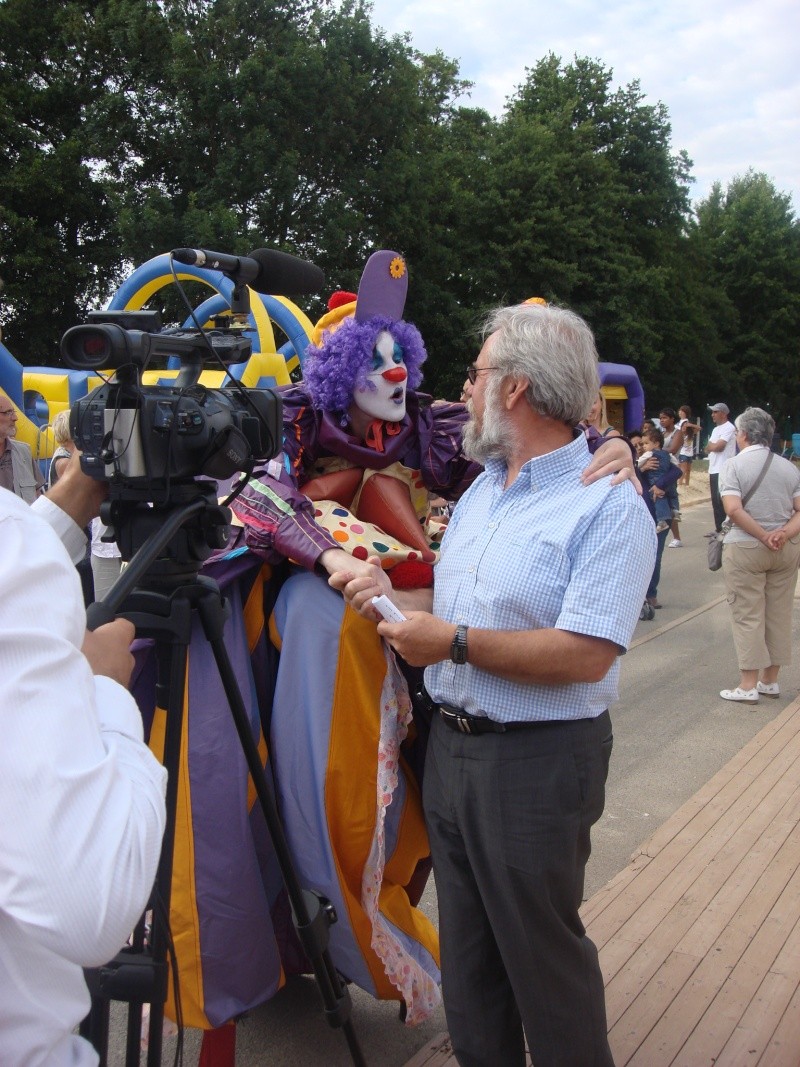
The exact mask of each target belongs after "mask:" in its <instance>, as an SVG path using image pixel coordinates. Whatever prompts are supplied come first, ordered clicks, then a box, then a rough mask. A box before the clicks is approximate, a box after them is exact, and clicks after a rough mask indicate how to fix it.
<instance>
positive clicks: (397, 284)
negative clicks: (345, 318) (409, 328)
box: [355, 249, 408, 322]
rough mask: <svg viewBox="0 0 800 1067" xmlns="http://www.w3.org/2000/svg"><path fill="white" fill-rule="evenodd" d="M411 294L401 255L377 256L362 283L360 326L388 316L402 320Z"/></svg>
mask: <svg viewBox="0 0 800 1067" xmlns="http://www.w3.org/2000/svg"><path fill="white" fill-rule="evenodd" d="M407 292H408V268H407V267H406V261H405V258H404V257H403V256H401V255H400V253H399V252H392V251H390V250H389V249H382V250H381V251H380V252H373V253H372V255H371V256H370V257H369V259H368V260H367V264H366V266H365V267H364V273H363V274H362V275H361V281H360V282H359V283H358V299H357V300H356V314H355V318H356V322H367V321H368V320H369V319H374V318H377V317H378V316H384V317H385V318H389V319H395V320H398V321H399V320H400V319H402V317H403V308H404V307H405V303H406V293H407Z"/></svg>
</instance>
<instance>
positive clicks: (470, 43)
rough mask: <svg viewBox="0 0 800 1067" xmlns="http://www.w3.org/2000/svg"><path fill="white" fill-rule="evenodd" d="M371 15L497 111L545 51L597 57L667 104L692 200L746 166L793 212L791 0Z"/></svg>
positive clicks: (799, 116) (562, 1)
mask: <svg viewBox="0 0 800 1067" xmlns="http://www.w3.org/2000/svg"><path fill="white" fill-rule="evenodd" d="M372 22H373V25H376V26H381V27H383V29H384V30H385V31H386V32H387V33H390V34H394V33H403V32H405V31H408V32H409V33H410V34H411V39H412V43H413V44H414V46H415V47H416V48H418V49H419V50H420V51H422V52H433V51H435V50H437V49H439V50H441V51H442V52H444V54H445V55H446V56H449V57H451V58H453V59H456V60H458V62H459V65H460V68H461V76H462V77H463V78H467V79H468V80H469V81H472V82H474V83H475V85H474V88H473V90H472V96H471V98H470V100H469V101H466V102H467V103H471V104H473V105H475V106H477V107H483V108H485V109H486V110H487V111H489V112H491V113H492V114H494V115H496V116H499V115H500V114H501V112H502V109H503V105H504V103H505V100H506V98H507V97H508V96H510V95H511V94H512V93H513V92H514V90H515V89H516V88H517V87H518V86H519V85H520V84H521V83H522V82H523V81H524V80H525V68H526V67H533V66H535V64H536V63H537V62H538V60H539V59H541V58H543V57H544V56H545V55H547V54H548V53H549V52H553V53H555V54H556V55H557V56H560V57H561V59H562V62H564V63H567V62H569V61H570V60H572V59H573V58H574V56H576V55H578V56H587V57H589V58H590V59H597V60H599V61H600V63H601V64H602V65H603V67H605V68H606V69H610V70H611V71H612V72H613V85H614V87H615V88H617V87H620V86H624V85H628V84H629V83H630V82H632V81H633V80H635V79H638V81H639V83H640V86H641V89H642V92H643V93H644V95H645V98H646V100H645V102H647V103H656V102H657V101H659V100H660V101H661V102H662V103H664V104H665V105H666V107H667V110H668V111H669V116H670V121H671V124H672V147H673V150H674V152H678V151H679V150H681V149H685V150H686V151H687V153H688V154H689V158H690V159H691V160H692V161H693V167H692V175H693V177H694V178H695V183H694V185H692V187H691V195H692V198H693V199H695V200H697V199H701V198H702V197H704V196H705V195H706V194H707V193H708V191H709V189H710V187H711V184H712V182H714V181H720V182H722V184H723V188H724V187H725V186H726V185H727V183H728V182H729V181H730V180H731V178H733V177H735V176H736V175H737V174H744V173H745V172H746V171H747V170H748V168H749V167H752V168H753V169H754V170H756V171H763V172H764V173H765V174H767V175H768V176H769V177H770V178H771V179H772V180H773V182H774V183H775V187H776V189H777V190H778V191H779V192H781V193H789V194H790V195H791V197H792V204H793V208H794V211H795V214H796V215H800V3H798V0H755V2H753V0H750V2H745V0H724V2H723V0H662V2H661V3H655V2H653V0H547V2H545V0H374V2H373V16H372Z"/></svg>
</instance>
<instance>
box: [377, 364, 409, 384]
mask: <svg viewBox="0 0 800 1067" xmlns="http://www.w3.org/2000/svg"><path fill="white" fill-rule="evenodd" d="M407 377H408V371H407V370H406V368H405V367H390V368H389V370H385V371H384V372H383V374H382V375H381V378H385V379H386V381H387V382H404V381H405V380H406V378H407Z"/></svg>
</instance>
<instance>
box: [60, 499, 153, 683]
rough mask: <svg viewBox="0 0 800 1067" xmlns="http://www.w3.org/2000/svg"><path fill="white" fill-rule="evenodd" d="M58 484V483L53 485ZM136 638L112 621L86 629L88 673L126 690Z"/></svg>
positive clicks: (124, 624)
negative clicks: (110, 679)
mask: <svg viewBox="0 0 800 1067" xmlns="http://www.w3.org/2000/svg"><path fill="white" fill-rule="evenodd" d="M56 484H57V485H60V484H61V483H60V481H59V482H57V483H56ZM135 636H136V630H135V629H134V626H133V623H131V622H128V620H127V619H115V620H114V621H113V622H108V623H106V624H105V626H98V628H97V629H96V630H87V631H86V636H85V637H84V639H83V649H82V651H83V654H84V656H86V658H87V659H88V661H89V666H90V667H91V668H92V674H102V675H104V676H105V677H106V678H113V679H114V681H115V682H119V684H120V685H124V686H125V688H126V689H127V688H128V686H129V685H130V682H131V674H132V673H133V655H132V654H131V642H132V641H133V639H134V637H135Z"/></svg>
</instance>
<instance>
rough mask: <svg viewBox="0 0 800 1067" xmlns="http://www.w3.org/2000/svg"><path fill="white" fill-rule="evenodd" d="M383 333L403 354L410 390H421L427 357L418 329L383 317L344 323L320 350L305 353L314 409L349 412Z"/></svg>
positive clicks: (306, 381) (306, 382)
mask: <svg viewBox="0 0 800 1067" xmlns="http://www.w3.org/2000/svg"><path fill="white" fill-rule="evenodd" d="M382 330H387V331H388V332H389V333H390V334H391V335H392V337H393V338H394V339H395V341H397V343H398V344H399V345H400V347H401V348H402V350H403V359H404V360H405V364H406V367H407V369H408V387H409V389H416V388H417V387H418V386H419V384H420V382H421V381H422V371H421V369H420V368H421V367H422V364H423V363H424V362H425V360H426V359H427V358H428V353H427V352H426V351H425V344H424V342H423V340H422V334H421V333H420V332H419V330H418V329H417V327H416V326H413V325H412V324H411V323H410V322H404V321H403V320H402V319H400V320H397V319H388V318H384V317H383V316H380V315H376V317H375V318H374V319H370V320H369V321H368V322H356V320H355V319H345V321H344V322H343V323H342V324H341V326H339V327H338V329H336V330H334V331H333V332H331V333H326V334H325V336H324V337H323V340H322V344H321V346H320V347H319V348H317V347H316V346H315V345H309V346H308V349H307V350H306V358H305V367H304V369H303V383H304V385H305V386H306V388H307V389H308V392H309V395H310V397H311V400H312V402H313V404H314V407H315V408H318V409H319V410H321V411H347V409H348V408H349V407H350V404H351V403H352V401H353V394H354V393H355V390H356V388H357V387H361V388H363V387H364V386H365V385H366V381H367V374H368V373H369V371H370V370H371V369H372V352H373V349H374V348H375V340H376V338H377V336H378V334H379V333H380V332H381V331H382Z"/></svg>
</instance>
